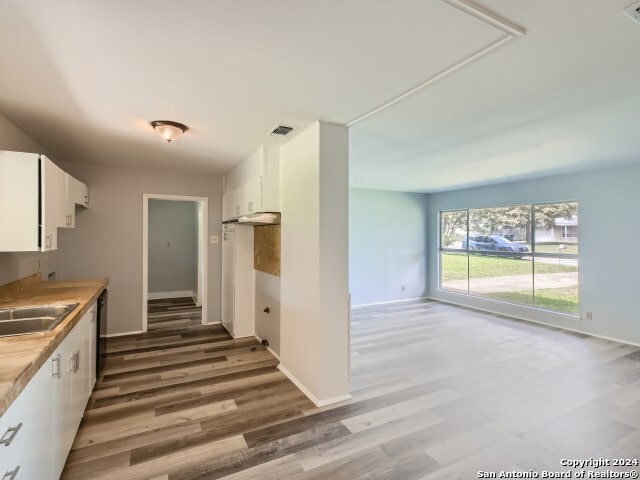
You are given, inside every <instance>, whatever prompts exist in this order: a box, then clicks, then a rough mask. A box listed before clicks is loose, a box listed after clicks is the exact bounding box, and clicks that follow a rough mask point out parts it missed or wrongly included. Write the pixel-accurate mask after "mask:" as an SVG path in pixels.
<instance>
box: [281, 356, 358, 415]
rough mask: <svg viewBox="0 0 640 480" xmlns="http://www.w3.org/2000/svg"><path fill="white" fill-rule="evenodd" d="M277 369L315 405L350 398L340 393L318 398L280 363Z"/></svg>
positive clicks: (319, 405)
mask: <svg viewBox="0 0 640 480" xmlns="http://www.w3.org/2000/svg"><path fill="white" fill-rule="evenodd" d="M278 370H280V371H281V372H282V373H284V375H285V376H286V377H287V378H288V379H289V380H291V381H292V382H293V384H294V385H295V386H296V387H298V388H299V389H300V391H301V392H302V393H304V394H305V395H306V396H307V397H308V398H309V400H311V401H312V402H313V403H314V405H315V406H316V407H326V406H327V405H331V404H333V403H338V402H344V401H345V400H351V398H352V397H351V395H349V394H346V395H341V396H339V397H333V398H327V399H326V400H319V399H317V398H316V397H315V395H313V393H311V392H310V391H309V390H307V388H306V387H305V386H304V385H303V384H302V382H300V380H298V379H297V378H296V377H295V376H294V375H293V374H292V373H291V372H290V371H289V370H287V369H286V368H284V367H283V366H282V364H280V365H278Z"/></svg>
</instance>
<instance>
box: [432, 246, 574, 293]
mask: <svg viewBox="0 0 640 480" xmlns="http://www.w3.org/2000/svg"><path fill="white" fill-rule="evenodd" d="M469 266H470V269H471V275H472V276H473V278H483V277H502V276H506V275H526V274H531V273H532V264H531V260H518V259H515V258H502V257H490V256H482V255H471V256H470V258H469ZM576 271H578V267H574V266H570V265H554V264H548V263H537V264H536V273H561V272H576ZM466 278H467V255H466V254H464V253H443V254H442V281H443V282H446V281H448V280H464V279H466ZM529 303H530V302H529Z"/></svg>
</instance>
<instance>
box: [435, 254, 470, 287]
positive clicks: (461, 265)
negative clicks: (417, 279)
mask: <svg viewBox="0 0 640 480" xmlns="http://www.w3.org/2000/svg"><path fill="white" fill-rule="evenodd" d="M468 284H469V266H468V261H467V254H466V253H460V252H441V253H440V288H442V289H443V290H453V291H456V292H463V293H468V291H469V289H468Z"/></svg>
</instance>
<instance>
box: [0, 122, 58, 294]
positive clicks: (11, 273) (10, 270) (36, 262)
mask: <svg viewBox="0 0 640 480" xmlns="http://www.w3.org/2000/svg"><path fill="white" fill-rule="evenodd" d="M0 150H9V151H15V152H33V153H47V152H46V151H45V150H44V149H43V148H42V147H41V146H40V145H38V144H37V143H36V141H35V140H34V139H32V138H31V137H29V136H28V135H27V134H26V133H25V132H23V131H22V130H20V129H19V128H18V127H17V126H16V125H14V124H13V123H11V122H10V121H9V120H8V119H7V118H6V117H4V116H3V115H1V114H0ZM0 235H10V232H4V231H3V232H0ZM57 270H58V252H57V251H53V252H46V253H45V252H16V253H13V252H0V285H4V284H6V283H9V282H13V281H15V280H19V279H21V278H24V277H28V276H30V275H33V274H34V273H38V272H41V273H42V279H43V280H46V279H47V278H48V276H49V275H50V274H53V275H54V276H56V275H58V273H57Z"/></svg>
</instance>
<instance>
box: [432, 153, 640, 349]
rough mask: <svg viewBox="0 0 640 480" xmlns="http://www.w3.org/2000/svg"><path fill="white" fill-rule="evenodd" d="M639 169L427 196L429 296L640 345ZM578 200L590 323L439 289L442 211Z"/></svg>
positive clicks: (584, 305) (583, 304)
mask: <svg viewBox="0 0 640 480" xmlns="http://www.w3.org/2000/svg"><path fill="white" fill-rule="evenodd" d="M639 181H640V165H633V166H627V167H618V168H611V169H606V170H595V171H589V172H582V173H577V174H571V175H557V176H553V177H547V178H541V179H536V180H528V181H520V182H511V183H504V184H500V185H492V186H488V187H479V188H471V189H465V190H456V191H451V192H445V193H437V194H431V195H429V227H428V245H429V256H428V262H429V282H428V284H429V295H430V296H431V297H433V298H436V299H442V300H448V301H454V302H458V303H462V304H464V305H468V306H473V307H481V308H485V309H488V310H491V311H495V312H498V313H503V314H507V315H513V316H517V317H521V318H526V319H530V320H536V321H541V322H546V323H550V324H553V325H557V326H560V327H565V328H570V329H574V330H579V331H583V332H587V333H592V334H596V335H601V336H605V337H609V338H614V339H620V340H623V341H627V342H631V343H635V344H640V316H639V315H638V306H637V305H636V298H635V296H636V295H637V290H638V278H639V275H640V262H638V259H637V258H638V257H637V254H636V253H635V248H634V247H635V244H636V241H637V239H638V238H640V222H638V221H637V218H638V206H639V205H640V188H638V182H639ZM564 200H577V201H578V202H580V207H579V208H580V311H581V314H582V315H584V313H585V312H587V311H590V312H593V319H592V320H586V319H585V320H582V321H579V320H575V319H572V318H569V317H567V316H564V315H556V314H552V313H549V312H543V311H535V310H531V309H526V308H522V307H518V306H510V305H507V304H504V303H498V302H491V301H490V300H486V299H475V298H469V297H465V296H461V295H456V294H453V293H448V292H443V291H439V290H438V256H439V254H438V212H439V211H441V210H450V209H457V208H467V207H486V206H499V205H509V204H516V203H534V202H555V201H564Z"/></svg>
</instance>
